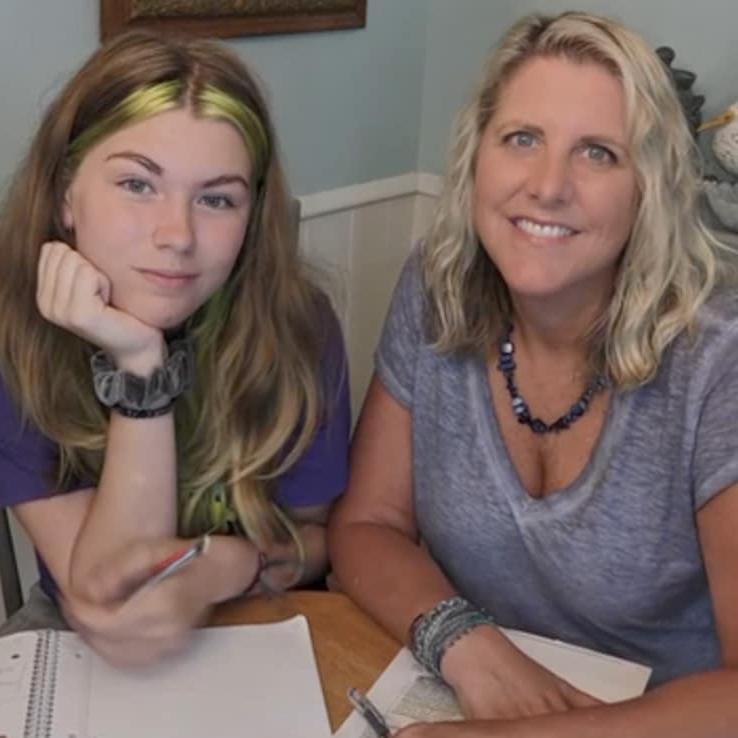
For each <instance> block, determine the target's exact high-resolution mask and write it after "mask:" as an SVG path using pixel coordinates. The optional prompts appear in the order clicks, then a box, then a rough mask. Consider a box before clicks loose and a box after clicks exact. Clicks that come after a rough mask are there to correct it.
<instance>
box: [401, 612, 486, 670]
mask: <svg viewBox="0 0 738 738" xmlns="http://www.w3.org/2000/svg"><path fill="white" fill-rule="evenodd" d="M494 624H495V621H494V619H493V618H492V616H491V615H490V614H489V613H488V612H485V611H484V610H480V609H478V608H476V607H474V605H472V604H471V603H470V602H468V601H467V600H465V599H464V598H463V597H451V598H450V599H448V600H443V602H439V603H438V604H437V605H436V606H435V607H434V608H433V609H432V610H429V611H428V612H426V613H423V614H421V615H418V617H416V618H415V620H413V622H412V625H411V626H410V639H409V640H410V650H411V651H412V654H413V656H415V658H416V659H417V661H418V662H419V663H420V664H421V665H422V666H424V667H425V668H426V669H428V671H430V672H431V673H432V674H435V675H436V676H437V677H438V678H439V679H442V678H443V677H442V676H441V660H442V659H443V656H444V654H445V653H446V651H447V650H448V649H449V648H450V647H451V646H452V645H453V644H454V643H456V641H458V640H459V638H461V636H463V635H466V634H467V633H468V632H469V631H470V630H473V629H474V628H477V627H478V626H480V625H494Z"/></svg>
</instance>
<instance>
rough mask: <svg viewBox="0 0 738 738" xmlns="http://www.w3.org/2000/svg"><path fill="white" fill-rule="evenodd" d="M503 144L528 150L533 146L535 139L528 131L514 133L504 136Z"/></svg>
mask: <svg viewBox="0 0 738 738" xmlns="http://www.w3.org/2000/svg"><path fill="white" fill-rule="evenodd" d="M505 143H509V144H511V145H512V146H514V147H516V148H518V149H530V148H531V147H533V146H535V143H536V137H535V136H534V135H533V134H532V133H528V131H515V133H510V134H509V135H507V136H505Z"/></svg>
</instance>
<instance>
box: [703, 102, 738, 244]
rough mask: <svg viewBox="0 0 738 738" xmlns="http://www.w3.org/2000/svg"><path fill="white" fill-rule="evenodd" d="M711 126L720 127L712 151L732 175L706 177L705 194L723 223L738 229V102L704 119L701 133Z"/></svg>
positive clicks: (726, 226) (704, 182) (734, 230)
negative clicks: (726, 177)
mask: <svg viewBox="0 0 738 738" xmlns="http://www.w3.org/2000/svg"><path fill="white" fill-rule="evenodd" d="M711 128H718V129H719V130H718V131H717V133H716V134H715V136H714V137H713V139H712V153H713V154H714V156H715V160H716V161H717V162H718V164H719V165H720V166H721V167H722V168H723V169H724V170H725V171H726V172H727V173H728V175H729V177H728V179H718V178H717V177H705V179H704V180H703V189H704V193H705V197H706V198H707V201H708V202H709V204H710V208H711V209H712V211H713V213H714V214H715V217H716V218H717V219H718V221H719V222H720V224H721V225H722V226H723V227H724V228H727V229H728V230H729V231H732V232H733V233H738V181H736V180H738V102H736V103H734V104H733V105H731V106H730V108H729V109H728V110H727V111H726V112H725V113H723V114H722V115H718V116H717V117H715V118H713V119H712V120H708V121H707V123H703V124H702V125H701V126H700V127H699V129H698V131H699V132H700V133H701V132H702V131H707V130H709V129H711ZM731 179H732V180H733V181H730V180H731Z"/></svg>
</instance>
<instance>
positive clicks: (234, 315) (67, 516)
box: [0, 32, 349, 664]
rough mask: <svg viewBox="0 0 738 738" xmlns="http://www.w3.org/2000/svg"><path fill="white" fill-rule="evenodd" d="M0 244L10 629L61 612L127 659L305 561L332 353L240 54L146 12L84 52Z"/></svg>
mask: <svg viewBox="0 0 738 738" xmlns="http://www.w3.org/2000/svg"><path fill="white" fill-rule="evenodd" d="M0 244H2V245H1V246H0V263H1V264H2V271H3V274H5V275H6V276H5V278H4V279H3V280H2V282H1V283H0V315H1V316H2V319H1V322H0V370H1V377H2V384H1V385H0V504H3V505H6V506H11V507H12V508H13V510H14V512H15V514H16V515H17V517H18V519H19V520H20V522H21V524H22V525H23V527H24V528H25V530H26V531H27V533H28V534H29V536H30V538H31V540H32V541H33V543H34V545H35V546H36V549H37V551H38V554H39V557H40V561H41V589H40V590H38V589H37V590H36V591H35V592H34V594H33V596H32V598H31V601H30V602H29V603H28V605H27V606H26V607H25V608H24V609H23V610H21V612H20V613H19V614H18V615H16V616H15V617H14V618H12V619H11V621H10V622H9V623H8V624H7V625H6V626H5V630H6V631H7V630H11V629H19V628H28V627H42V626H48V625H57V626H63V625H64V621H65V620H66V622H68V623H69V624H71V625H72V626H73V627H74V628H75V629H76V630H78V631H79V632H80V633H81V634H82V635H83V636H84V637H85V638H86V639H87V640H88V641H89V642H90V643H91V644H92V645H93V647H95V648H96V649H97V650H98V651H99V652H100V653H101V654H102V655H103V656H104V657H106V658H107V659H109V660H110V661H112V662H114V663H122V664H137V663H144V662H147V661H152V660H155V659H157V658H159V657H160V656H161V655H162V654H165V653H167V652H169V651H171V650H173V649H176V648H178V647H180V646H181V645H182V643H184V642H185V641H186V636H187V634H188V632H189V631H190V629H191V628H192V627H193V626H194V625H196V624H198V623H200V622H201V621H202V620H203V619H204V618H205V617H206V616H207V613H208V611H209V609H210V608H211V607H212V605H213V604H215V603H217V602H220V601H223V600H226V599H229V598H232V597H236V596H238V595H242V594H244V593H253V592H258V591H260V590H262V589H263V588H265V587H266V588H267V589H275V588H276V589H281V588H284V587H288V586H292V585H295V584H298V583H305V582H309V581H311V580H314V579H316V578H317V577H318V576H320V575H321V574H322V573H323V571H324V568H325V565H326V551H325V529H324V522H325V519H326V513H327V509H328V506H329V505H330V503H331V501H332V500H333V499H334V498H335V497H336V496H337V495H339V494H340V493H341V492H342V491H343V488H344V486H345V482H346V475H347V472H346V465H347V444H348V429H349V418H348V413H349V405H348V394H347V385H346V365H345V357H344V350H343V344H342V339H341V335H340V330H339V328H338V325H337V321H336V319H335V317H334V314H333V313H332V310H331V308H330V307H329V304H328V301H327V299H326V298H325V297H324V296H323V294H322V293H321V292H320V291H319V290H318V288H316V287H315V286H313V284H312V283H311V281H310V280H309V279H308V277H307V275H306V273H305V270H304V268H303V266H302V265H301V263H300V261H299V259H298V256H297V253H296V245H295V244H294V243H293V239H292V238H291V226H290V223H289V218H288V199H287V193H286V189H285V183H284V180H283V175H282V171H281V166H280V162H279V155H278V151H277V143H276V139H275V135H274V131H273V128H272V124H271V121H270V116H269V113H268V111H267V108H266V106H265V103H264V100H263V98H262V95H261V93H260V91H259V90H258V88H257V86H256V84H255V82H254V80H253V78H252V76H251V75H250V73H249V72H248V71H247V70H246V69H245V68H244V66H243V65H242V64H241V63H240V62H239V61H238V60H237V58H236V57H235V56H234V55H232V54H231V53H229V52H227V51H226V50H224V49H223V48H221V47H219V46H217V45H215V44H212V43H209V42H201V41H192V40H190V41H185V40H175V39H167V38H162V37H159V36H156V35H152V34H148V33H145V32H137V33H131V34H128V35H124V36H121V37H120V38H118V39H117V40H114V41H112V42H110V43H109V44H108V45H106V46H105V47H103V48H102V49H101V50H100V51H98V52H97V53H96V54H94V55H93V56H92V58H91V59H90V60H89V61H88V62H87V63H86V64H85V65H84V66H83V67H82V69H81V70H80V71H79V73H78V74H77V75H76V76H75V77H74V78H73V79H72V80H71V81H70V82H69V84H68V85H67V86H66V88H65V89H64V90H63V91H62V92H61V94H60V95H59V97H58V98H57V100H56V101H55V102H54V103H53V104H52V105H51V107H50V109H49V110H48V112H47V114H46V116H45V118H44V120H43V122H42V124H41V127H40V130H39V132H38V134H37V135H36V137H35V139H34V141H33V143H32V145H31V150H30V153H29V155H28V158H27V159H26V161H25V162H24V164H23V165H22V167H21V169H20V171H19V173H18V175H17V177H16V179H15V182H14V183H13V185H12V188H11V191H10V194H9V197H8V201H7V203H6V206H5V209H4V212H3V214H2V220H1V221H0ZM205 534H211V536H210V540H209V546H208V547H207V550H206V551H205V553H204V554H203V555H202V556H200V557H199V558H198V559H197V560H196V561H195V562H194V563H192V565H190V566H189V567H187V568H185V569H184V570H182V571H181V572H180V573H178V574H176V575H174V576H171V577H169V578H168V579H166V580H164V581H162V582H161V583H159V584H157V585H156V586H152V587H143V588H142V584H143V583H145V582H146V581H147V580H148V578H149V577H150V576H151V574H152V572H154V571H156V570H157V566H158V565H159V564H160V563H161V562H162V561H166V560H167V558H168V557H170V556H172V555H173V554H175V553H176V552H178V551H180V550H181V549H182V548H183V547H187V546H188V545H189V542H188V541H186V540H183V539H191V538H194V537H198V536H203V535H205ZM58 604H60V605H61V606H62V612H61V613H60V612H59V610H58V608H57V605H58Z"/></svg>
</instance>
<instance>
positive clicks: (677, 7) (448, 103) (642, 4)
mask: <svg viewBox="0 0 738 738" xmlns="http://www.w3.org/2000/svg"><path fill="white" fill-rule="evenodd" d="M429 3H430V14H429V19H428V43H427V51H426V63H425V77H424V83H423V103H422V105H423V108H422V109H423V114H422V121H423V125H422V129H421V140H420V147H419V155H418V158H419V169H420V170H422V171H428V172H435V173H441V172H443V170H444V169H445V162H446V151H447V146H448V139H449V136H450V132H451V126H452V121H453V117H454V115H455V112H456V111H457V110H458V108H459V107H461V105H462V104H463V103H464V102H465V101H466V100H467V99H468V97H469V95H470V93H471V91H472V90H473V89H474V87H475V85H476V84H477V82H478V80H479V75H480V74H481V67H482V63H483V60H484V58H485V56H486V54H487V51H488V49H489V48H491V46H492V45H493V44H494V43H495V41H496V40H497V39H498V38H499V37H500V35H501V34H502V33H503V32H504V30H505V29H506V28H507V27H508V26H509V25H510V24H511V23H512V22H513V21H514V20H515V19H517V18H518V17H520V16H522V15H524V14H526V13H529V12H534V11H540V12H544V13H557V12H560V11H563V10H568V9H571V8H576V9H579V10H589V11H593V12H596V13H601V14H603V15H609V16H611V17H615V18H618V19H619V20H621V21H623V22H625V23H626V24H628V25H629V26H631V27H632V28H634V29H635V30H637V31H639V32H640V33H642V34H643V35H644V36H645V37H646V39H647V40H648V41H649V42H650V43H651V44H652V45H653V46H654V47H658V46H671V47H672V48H674V49H675V51H676V53H677V57H676V60H675V63H674V65H675V66H676V67H683V68H685V69H690V70H691V71H693V72H695V73H696V74H697V82H696V85H695V90H696V91H697V92H698V93H700V94H703V95H705V97H706V98H707V100H706V102H705V106H704V109H703V112H704V114H705V115H707V116H711V115H713V114H715V113H718V112H722V110H724V109H725V108H727V106H728V104H729V103H731V102H733V101H734V100H735V99H736V98H738V2H736V0H700V1H699V2H687V0H684V1H683V2H679V1H678V0H576V1H575V2H571V0H569V1H568V2H567V1H566V0H564V1H563V2H562V1H560V0H509V1H505V0H499V1H495V2H492V1H490V0H453V2H450V1H449V0H429Z"/></svg>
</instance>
